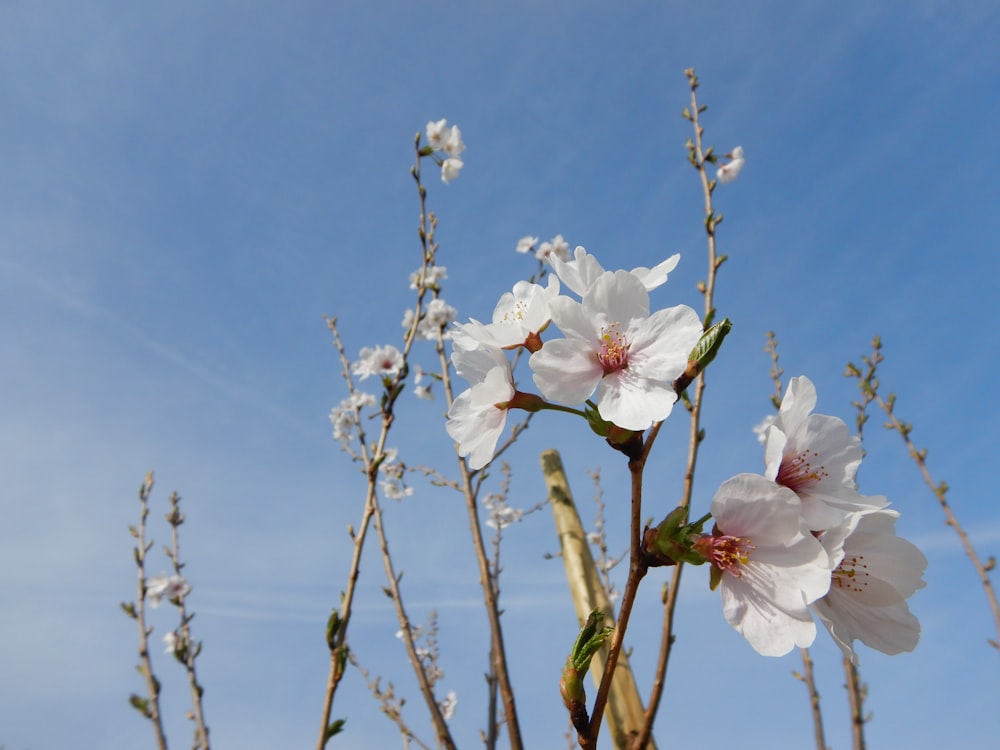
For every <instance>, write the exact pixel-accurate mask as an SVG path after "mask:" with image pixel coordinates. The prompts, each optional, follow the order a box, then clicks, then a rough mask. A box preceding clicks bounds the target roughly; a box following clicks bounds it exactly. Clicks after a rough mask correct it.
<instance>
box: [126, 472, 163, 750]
mask: <svg viewBox="0 0 1000 750" xmlns="http://www.w3.org/2000/svg"><path fill="white" fill-rule="evenodd" d="M152 492H153V472H149V473H148V474H146V479H145V480H144V481H143V483H142V486H141V487H140V488H139V503H140V511H139V525H138V526H132V527H130V528H129V532H130V533H131V534H132V536H133V537H135V539H136V545H135V548H134V552H135V564H136V567H137V568H138V574H139V584H138V591H137V598H136V603H135V604H134V605H129V604H123V605H122V609H124V610H125V614H127V615H128V616H129V617H132V618H133V619H134V620H135V621H136V626H137V627H138V628H139V673H140V674H141V675H142V677H143V679H144V680H145V682H146V697H145V698H142V697H140V696H138V695H136V694H134V693H133V694H132V696H131V697H130V699H129V700H130V702H131V704H132V705H133V706H134V707H135V708H136V709H137V710H138V711H139V712H140V713H142V715H143V716H145V717H146V718H147V719H149V721H150V723H151V724H152V725H153V733H154V734H155V735H156V746H157V747H158V748H159V750H167V736H166V734H165V733H164V731H163V721H162V719H161V715H160V681H159V680H158V679H156V675H155V674H153V662H152V659H151V658H150V656H149V634H150V633H152V632H153V628H152V627H146V553H147V552H149V550H150V548H152V546H153V542H152V541H149V542H147V541H146V518H147V517H148V516H149V497H150V495H151V494H152Z"/></svg>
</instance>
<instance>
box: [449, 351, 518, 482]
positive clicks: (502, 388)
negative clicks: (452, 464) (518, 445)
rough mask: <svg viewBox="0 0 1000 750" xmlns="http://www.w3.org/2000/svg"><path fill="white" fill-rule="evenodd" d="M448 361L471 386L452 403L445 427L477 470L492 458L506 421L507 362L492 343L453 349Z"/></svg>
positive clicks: (509, 385)
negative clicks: (465, 348) (472, 347)
mask: <svg viewBox="0 0 1000 750" xmlns="http://www.w3.org/2000/svg"><path fill="white" fill-rule="evenodd" d="M451 361H452V363H453V364H454V365H455V371H456V372H457V373H458V374H459V375H461V376H462V377H463V378H465V379H466V380H468V381H469V383H471V387H470V388H469V389H468V390H467V391H464V392H462V393H461V394H459V396H458V398H456V399H455V401H454V402H453V403H452V405H451V408H450V409H449V410H448V422H447V424H446V425H445V428H446V429H447V430H448V434H449V435H451V438H452V439H453V440H454V441H455V442H457V443H458V455H460V456H468V459H469V466H470V467H471V468H473V469H481V468H482V467H483V466H485V465H486V464H487V463H489V462H490V461H491V460H492V459H493V452H494V450H495V449H496V444H497V440H499V439H500V434H501V433H502V432H503V428H504V426H505V425H506V424H507V404H508V403H509V402H510V400H511V399H512V398H513V397H514V393H515V389H514V383H513V376H512V375H511V370H510V362H508V361H507V357H506V355H505V354H504V353H503V350H501V349H499V348H497V347H495V346H481V347H479V348H477V349H473V350H464V349H455V351H454V352H453V353H452V355H451Z"/></svg>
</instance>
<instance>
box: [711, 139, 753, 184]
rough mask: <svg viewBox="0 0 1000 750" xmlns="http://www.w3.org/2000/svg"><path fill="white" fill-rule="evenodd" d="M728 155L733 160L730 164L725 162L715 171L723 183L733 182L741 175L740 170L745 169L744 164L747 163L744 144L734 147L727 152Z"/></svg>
mask: <svg viewBox="0 0 1000 750" xmlns="http://www.w3.org/2000/svg"><path fill="white" fill-rule="evenodd" d="M726 157H727V158H729V159H731V160H732V161H730V162H729V163H728V164H723V165H722V166H721V167H719V169H718V170H717V171H716V173H715V176H716V178H717V179H718V180H719V182H722V183H726V182H732V181H733V180H735V179H736V178H737V177H739V174H740V172H742V171H743V165H744V164H746V161H745V160H744V158H743V147H742V146H737V147H736V148H734V149H733V150H732V151H731V152H730V153H728V154H726Z"/></svg>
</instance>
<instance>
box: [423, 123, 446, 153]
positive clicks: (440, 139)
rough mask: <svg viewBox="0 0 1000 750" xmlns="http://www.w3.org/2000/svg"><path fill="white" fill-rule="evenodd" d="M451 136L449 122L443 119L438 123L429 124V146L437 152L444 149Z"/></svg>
mask: <svg viewBox="0 0 1000 750" xmlns="http://www.w3.org/2000/svg"><path fill="white" fill-rule="evenodd" d="M450 136H451V128H449V127H448V120H446V119H441V120H438V121H437V122H434V121H431V122H428V123H427V145H429V146H430V147H431V148H432V149H434V150H435V151H441V150H442V149H444V146H445V143H447V142H448V138H449V137H450Z"/></svg>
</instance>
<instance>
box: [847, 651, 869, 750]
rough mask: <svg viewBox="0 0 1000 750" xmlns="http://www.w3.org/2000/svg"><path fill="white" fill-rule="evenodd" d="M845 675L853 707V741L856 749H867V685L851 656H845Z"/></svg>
mask: <svg viewBox="0 0 1000 750" xmlns="http://www.w3.org/2000/svg"><path fill="white" fill-rule="evenodd" d="M844 676H845V678H846V679H847V684H846V686H845V687H846V688H847V697H848V702H849V703H850V707H851V742H852V745H853V748H854V750H865V722H866V721H867V718H866V717H865V709H864V702H865V698H866V697H867V696H868V689H867V686H865V685H863V684H862V683H861V678H860V676H859V675H858V670H857V667H855V666H854V664H853V663H852V662H851V658H850V657H849V656H845V657H844Z"/></svg>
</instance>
